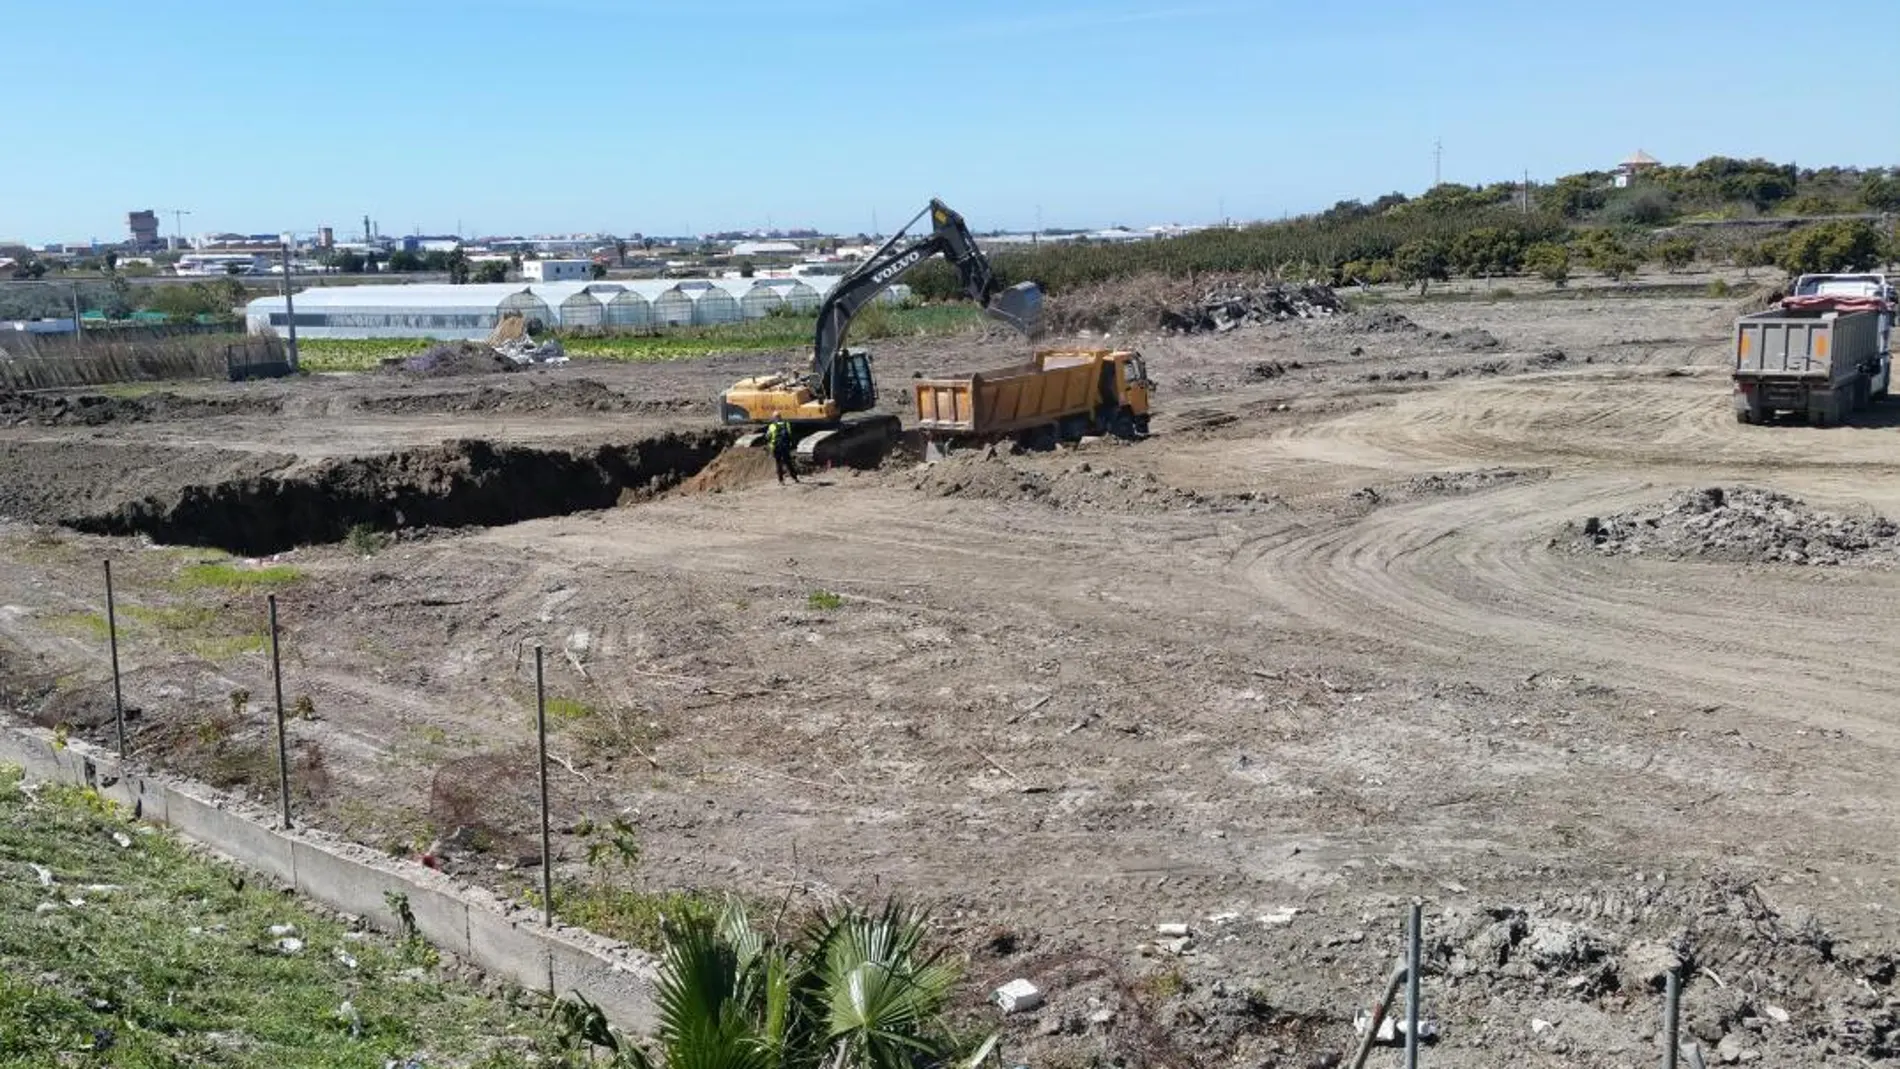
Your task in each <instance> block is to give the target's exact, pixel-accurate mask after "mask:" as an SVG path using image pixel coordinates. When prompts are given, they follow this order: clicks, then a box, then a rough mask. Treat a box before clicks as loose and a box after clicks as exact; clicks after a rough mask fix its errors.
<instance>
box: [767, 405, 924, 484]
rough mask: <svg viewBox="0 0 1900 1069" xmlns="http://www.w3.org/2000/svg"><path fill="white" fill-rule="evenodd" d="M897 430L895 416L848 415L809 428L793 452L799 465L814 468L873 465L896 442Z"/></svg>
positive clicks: (900, 430)
mask: <svg viewBox="0 0 1900 1069" xmlns="http://www.w3.org/2000/svg"><path fill="white" fill-rule="evenodd" d="M901 433H903V425H902V424H901V423H899V422H898V419H897V417H896V416H882V415H871V414H869V413H867V414H864V415H859V416H852V417H849V418H847V419H846V420H845V421H844V422H843V423H841V424H839V425H838V426H837V427H832V428H826V429H825V430H821V431H813V432H812V433H810V434H807V435H805V436H803V437H802V438H800V439H799V440H798V444H797V447H796V450H795V454H794V455H795V456H796V457H797V461H798V464H799V465H800V466H802V467H804V468H807V469H810V470H816V471H822V470H824V469H826V468H875V467H877V466H878V465H879V464H882V463H883V462H884V458H885V457H886V456H887V455H889V453H890V451H891V449H892V448H893V447H894V446H896V445H897V439H898V435H900V434H901Z"/></svg>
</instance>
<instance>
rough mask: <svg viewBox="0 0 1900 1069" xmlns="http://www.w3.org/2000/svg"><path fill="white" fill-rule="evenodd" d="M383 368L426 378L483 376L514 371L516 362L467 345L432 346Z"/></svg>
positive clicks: (490, 350) (385, 363)
mask: <svg viewBox="0 0 1900 1069" xmlns="http://www.w3.org/2000/svg"><path fill="white" fill-rule="evenodd" d="M383 364H384V366H385V367H387V368H389V369H390V370H392V371H400V372H404V373H407V374H410V375H422V376H425V377H428V378H446V377H449V376H453V375H485V374H489V373H491V372H496V371H513V370H515V369H516V368H517V367H518V366H519V363H518V362H517V361H514V360H511V359H509V358H507V357H505V356H503V355H502V354H501V353H500V352H497V351H496V350H495V349H494V348H492V347H490V346H487V345H480V344H477V343H476V342H467V341H461V342H447V343H443V344H440V345H431V346H429V348H427V349H425V350H423V351H422V352H420V353H417V354H416V355H415V356H409V357H400V356H399V357H393V358H391V359H389V360H385V361H384V362H383Z"/></svg>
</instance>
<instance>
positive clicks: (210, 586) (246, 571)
mask: <svg viewBox="0 0 1900 1069" xmlns="http://www.w3.org/2000/svg"><path fill="white" fill-rule="evenodd" d="M302 581H303V569H301V568H295V567H292V566H291V565H288V564H272V565H269V566H267V567H263V568H247V567H245V566H243V565H241V564H236V563H225V562H223V561H216V562H208V563H199V564H187V565H185V567H184V568H183V569H182V570H180V571H179V573H178V578H177V580H175V581H174V584H173V585H175V586H176V587H178V588H179V589H180V590H231V591H237V592H240V593H246V592H249V591H253V590H276V589H278V588H281V587H286V586H291V585H292V584H295V583H299V582H302Z"/></svg>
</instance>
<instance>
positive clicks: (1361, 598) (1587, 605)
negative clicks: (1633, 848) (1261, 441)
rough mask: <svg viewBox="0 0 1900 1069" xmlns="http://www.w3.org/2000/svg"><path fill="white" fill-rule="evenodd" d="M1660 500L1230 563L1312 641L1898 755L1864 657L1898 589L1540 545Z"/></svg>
mask: <svg viewBox="0 0 1900 1069" xmlns="http://www.w3.org/2000/svg"><path fill="white" fill-rule="evenodd" d="M1658 493H1659V491H1658V489H1657V488H1656V487H1654V486H1652V485H1648V484H1645V483H1643V482H1640V481H1637V480H1633V479H1628V478H1623V479H1615V478H1607V479H1604V478H1599V479H1572V480H1561V481H1550V482H1542V483H1533V484H1527V485H1515V486H1510V487H1505V488H1500V489H1497V490H1494V491H1490V492H1485V493H1480V494H1476V495H1472V496H1469V497H1464V498H1458V499H1453V500H1440V501H1430V502H1426V503H1423V504H1418V505H1409V506H1395V507H1391V508H1386V509H1382V510H1380V511H1378V512H1375V513H1373V514H1371V515H1368V516H1366V517H1364V518H1363V519H1361V520H1359V521H1358V522H1355V523H1351V524H1348V525H1345V526H1342V527H1339V528H1335V529H1331V530H1326V531H1320V532H1316V533H1311V534H1306V535H1300V536H1294V537H1291V538H1284V539H1279V540H1270V541H1267V542H1264V543H1261V544H1259V545H1257V546H1255V547H1253V548H1252V549H1251V550H1250V551H1249V552H1248V554H1246V555H1244V556H1243V558H1242V559H1241V560H1239V561H1238V562H1237V563H1239V564H1240V565H1241V566H1242V567H1244V568H1245V569H1246V570H1247V571H1248V573H1249V575H1250V577H1251V579H1252V582H1253V584H1254V586H1255V587H1256V588H1257V589H1258V590H1259V591H1260V593H1261V595H1262V596H1263V597H1265V598H1267V599H1269V600H1270V601H1272V602H1274V603H1275V604H1277V605H1278V606H1279V607H1280V608H1281V609H1282V610H1283V611H1285V612H1287V613H1288V614H1290V615H1292V616H1295V617H1297V618H1299V619H1301V620H1304V621H1305V622H1306V623H1308V624H1309V625H1311V626H1312V627H1314V628H1316V629H1319V630H1322V631H1325V632H1330V633H1333V634H1337V635H1342V636H1351V637H1353V638H1357V639H1361V640H1372V641H1374V642H1377V643H1380V644H1382V645H1385V646H1388V647H1392V648H1394V649H1397V650H1404V651H1410V652H1417V653H1422V654H1425V655H1427V656H1430V657H1432V658H1434V659H1437V660H1440V661H1443V662H1446V663H1448V664H1450V665H1453V666H1463V667H1466V668H1473V667H1475V668H1480V669H1483V670H1486V671H1490V672H1496V673H1499V674H1504V675H1516V676H1524V675H1527V674H1530V673H1534V672H1549V671H1564V672H1582V673H1585V674H1588V675H1591V676H1594V677H1598V678H1604V679H1610V680H1614V681H1615V682H1616V683H1617V685H1618V686H1630V685H1633V686H1637V687H1642V688H1645V689H1649V690H1653V691H1655V692H1658V693H1660V694H1661V695H1662V696H1663V697H1665V698H1670V699H1674V700H1677V701H1680V702H1682V703H1684V704H1685V705H1690V706H1708V705H1711V704H1720V705H1734V706H1739V707H1743V708H1747V709H1750V710H1753V711H1755V712H1760V713H1766V714H1768V715H1771V716H1775V717H1780V718H1785V719H1789V720H1793V721H1797V722H1800V723H1805V724H1813V725H1815V726H1821V727H1829V728H1847V729H1850V730H1852V731H1853V732H1854V733H1855V734H1856V735H1857V736H1859V737H1862V738H1864V739H1870V740H1871V739H1875V738H1878V739H1880V740H1881V741H1882V744H1883V745H1884V746H1885V747H1887V748H1892V747H1893V746H1894V745H1895V744H1896V743H1900V731H1896V726H1895V723H1894V720H1893V718H1892V716H1891V712H1890V710H1891V708H1892V697H1891V696H1892V694H1893V692H1894V689H1895V687H1896V685H1900V670H1895V669H1894V668H1892V667H1890V666H1888V665H1887V664H1885V663H1883V662H1882V661H1880V660H1879V659H1877V658H1870V657H1869V656H1868V655H1867V651H1868V649H1870V648H1887V647H1890V646H1891V645H1892V644H1893V642H1894V641H1895V640H1897V639H1900V628H1896V626H1895V624H1894V622H1893V620H1892V613H1891V611H1890V610H1889V609H1888V608H1887V607H1888V606H1890V605H1891V603H1892V601H1893V599H1894V598H1896V597H1900V576H1894V575H1892V574H1889V573H1885V572H1875V571H1869V570H1854V571H1851V572H1850V571H1837V572H1819V571H1817V570H1814V569H1807V570H1801V571H1798V572H1797V571H1794V570H1791V569H1783V568H1772V567H1764V568H1750V569H1745V570H1744V569H1737V568H1735V567H1732V566H1726V565H1702V564H1693V563H1672V562H1662V561H1628V560H1624V561H1616V562H1610V561H1607V560H1604V559H1601V558H1595V557H1591V556H1587V555H1586V556H1574V555H1570V554H1567V553H1564V552H1561V551H1558V550H1554V549H1551V548H1549V547H1548V545H1547V542H1548V540H1549V539H1550V537H1551V536H1552V535H1553V534H1554V533H1555V531H1556V529H1557V528H1558V527H1559V526H1560V525H1561V524H1562V523H1563V522H1564V520H1565V519H1568V518H1580V517H1581V516H1584V515H1589V514H1593V513H1596V512H1599V511H1603V510H1606V509H1609V508H1613V507H1621V505H1623V504H1625V503H1634V502H1639V501H1644V500H1648V499H1650V498H1652V497H1654V496H1657V495H1658ZM1850 635H1852V636H1863V637H1862V638H1860V639H1857V640H1853V641H1845V640H1844V639H1845V637H1846V636H1850Z"/></svg>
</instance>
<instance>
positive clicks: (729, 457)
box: [673, 447, 777, 494]
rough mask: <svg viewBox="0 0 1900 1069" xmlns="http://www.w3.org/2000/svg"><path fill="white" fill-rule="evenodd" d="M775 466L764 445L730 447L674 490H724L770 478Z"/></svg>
mask: <svg viewBox="0 0 1900 1069" xmlns="http://www.w3.org/2000/svg"><path fill="white" fill-rule="evenodd" d="M776 471H777V469H776V468H775V467H774V465H773V464H772V454H771V453H770V452H768V451H767V450H764V449H740V448H736V447H735V448H732V449H728V450H726V451H725V452H723V453H721V454H719V455H718V456H717V457H714V458H713V462H712V463H710V464H708V465H706V466H705V467H704V468H701V469H700V470H699V474H697V475H694V476H693V477H692V478H690V479H687V480H686V481H685V482H682V483H680V484H679V486H678V487H677V488H675V489H674V490H673V493H675V494H723V493H726V492H727V491H730V490H743V489H745V488H746V487H748V486H758V485H760V484H762V483H767V482H770V481H772V477H773V475H774V474H775V472H776Z"/></svg>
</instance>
